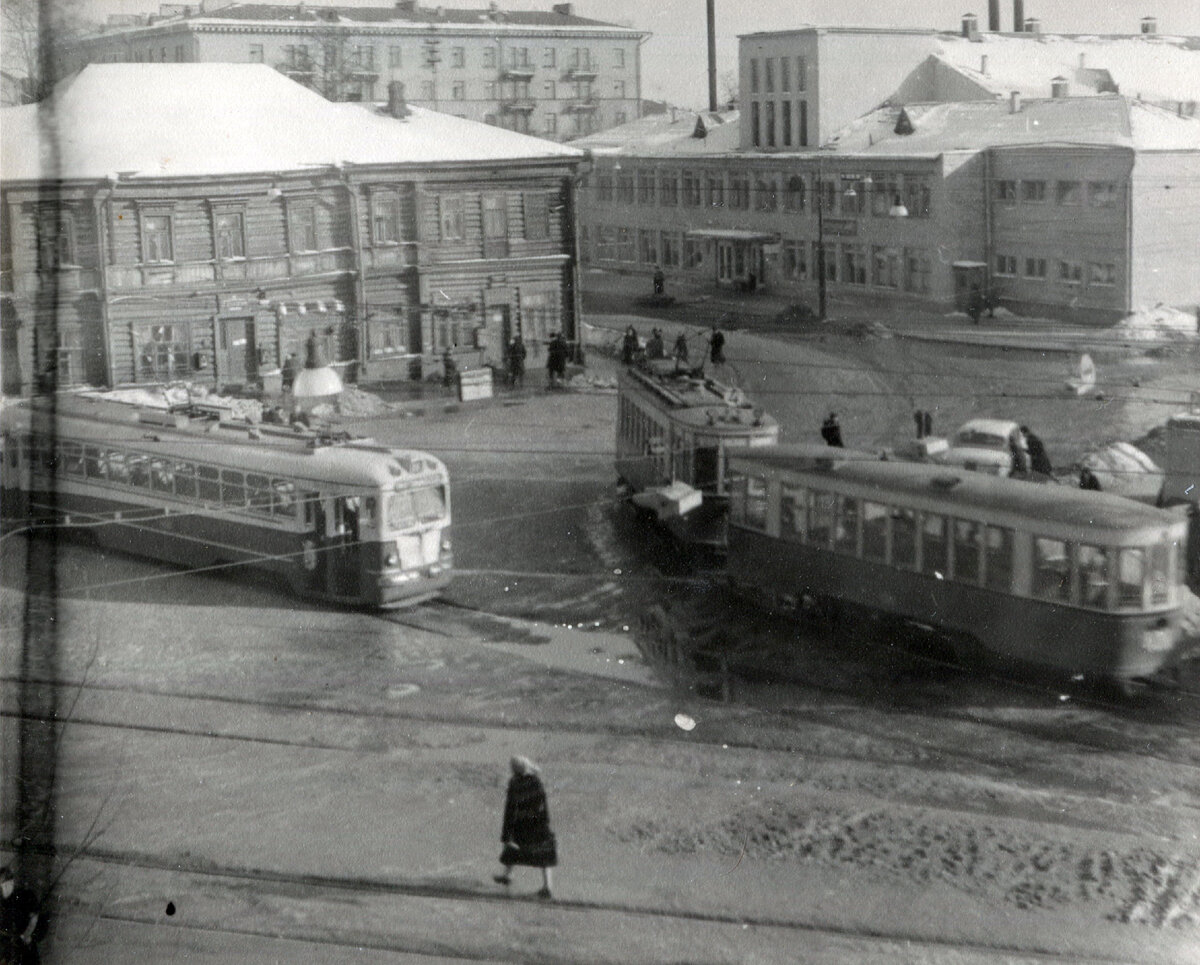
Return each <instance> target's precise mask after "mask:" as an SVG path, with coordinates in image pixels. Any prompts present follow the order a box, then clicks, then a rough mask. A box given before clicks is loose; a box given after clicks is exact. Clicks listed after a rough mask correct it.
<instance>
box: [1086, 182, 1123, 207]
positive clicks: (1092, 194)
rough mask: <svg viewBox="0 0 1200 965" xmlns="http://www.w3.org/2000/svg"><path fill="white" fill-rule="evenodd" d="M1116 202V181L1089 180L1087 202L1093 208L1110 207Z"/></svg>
mask: <svg viewBox="0 0 1200 965" xmlns="http://www.w3.org/2000/svg"><path fill="white" fill-rule="evenodd" d="M1116 203H1117V183H1116V182H1115V181H1089V182H1088V204H1090V205H1091V206H1092V207H1093V208H1112V207H1115V206H1116Z"/></svg>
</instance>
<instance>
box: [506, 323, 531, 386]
mask: <svg viewBox="0 0 1200 965" xmlns="http://www.w3.org/2000/svg"><path fill="white" fill-rule="evenodd" d="M528 354H529V353H528V352H526V351H525V341H524V339H522V338H521V335H520V333H517V334H516V335H514V336H513V340H512V343H511V344H510V345H509V346H508V382H509V384H510V385H511V386H512V387H513V388H519V387H520V386H522V385H524V384H525V357H526V356H527V355H528Z"/></svg>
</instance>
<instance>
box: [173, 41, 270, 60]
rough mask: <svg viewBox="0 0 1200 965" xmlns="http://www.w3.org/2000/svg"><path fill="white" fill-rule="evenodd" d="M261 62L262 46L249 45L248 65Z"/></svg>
mask: <svg viewBox="0 0 1200 965" xmlns="http://www.w3.org/2000/svg"><path fill="white" fill-rule="evenodd" d="M150 59H151V60H153V59H154V58H153V57H151V58H150ZM262 62H263V45H262V44H251V45H250V63H252V64H261V63H262Z"/></svg>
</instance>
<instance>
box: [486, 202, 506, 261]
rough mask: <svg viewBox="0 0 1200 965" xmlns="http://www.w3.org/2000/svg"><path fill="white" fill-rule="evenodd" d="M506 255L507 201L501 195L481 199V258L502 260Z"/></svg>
mask: <svg viewBox="0 0 1200 965" xmlns="http://www.w3.org/2000/svg"><path fill="white" fill-rule="evenodd" d="M507 254H508V199H507V197H506V196H505V195H503V194H486V195H484V197H483V256H484V257H485V258H503V257H505V256H507Z"/></svg>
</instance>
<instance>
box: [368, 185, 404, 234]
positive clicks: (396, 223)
mask: <svg viewBox="0 0 1200 965" xmlns="http://www.w3.org/2000/svg"><path fill="white" fill-rule="evenodd" d="M371 241H372V243H374V244H377V245H394V244H399V242H400V200H399V199H398V198H397V197H396V196H395V195H394V194H373V195H372V196H371Z"/></svg>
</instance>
